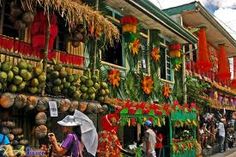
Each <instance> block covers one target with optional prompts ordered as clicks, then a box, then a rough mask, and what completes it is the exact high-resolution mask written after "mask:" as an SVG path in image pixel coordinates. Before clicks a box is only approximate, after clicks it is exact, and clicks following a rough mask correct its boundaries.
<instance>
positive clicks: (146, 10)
mask: <svg viewBox="0 0 236 157" xmlns="http://www.w3.org/2000/svg"><path fill="white" fill-rule="evenodd" d="M106 3H107V4H108V5H109V6H111V7H112V8H114V9H116V10H119V11H120V12H121V13H122V14H123V15H133V16H136V17H137V18H138V19H139V21H140V22H141V23H142V24H143V25H144V26H145V28H147V29H159V30H160V31H161V33H162V34H164V35H166V36H168V37H170V38H172V39H174V40H177V41H178V42H180V43H188V42H190V43H196V42H197V38H196V37H195V36H194V35H192V33H191V32H189V31H188V30H187V29H185V28H183V27H182V26H180V25H179V24H177V23H176V22H174V21H173V20H172V19H171V18H170V17H169V16H168V15H167V14H165V13H164V12H163V11H161V10H160V9H159V8H158V7H156V6H155V5H154V4H153V3H151V2H149V1H147V0H106Z"/></svg>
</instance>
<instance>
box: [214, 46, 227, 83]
mask: <svg viewBox="0 0 236 157" xmlns="http://www.w3.org/2000/svg"><path fill="white" fill-rule="evenodd" d="M217 77H218V80H219V81H220V82H222V83H226V81H228V80H230V70H229V61H228V59H227V56H226V52H225V45H224V44H220V45H219V56H218V73H217Z"/></svg>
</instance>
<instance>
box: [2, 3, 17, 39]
mask: <svg viewBox="0 0 236 157" xmlns="http://www.w3.org/2000/svg"><path fill="white" fill-rule="evenodd" d="M10 2H11V1H4V2H3V5H2V7H1V8H0V12H1V16H0V18H3V19H0V21H1V22H3V23H1V24H0V26H1V27H2V28H1V31H2V32H1V33H2V34H3V35H6V36H9V37H14V38H16V37H19V31H18V30H17V29H15V27H14V22H13V20H10V19H11V15H10V11H11V9H10Z"/></svg>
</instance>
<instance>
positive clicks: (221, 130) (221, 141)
mask: <svg viewBox="0 0 236 157" xmlns="http://www.w3.org/2000/svg"><path fill="white" fill-rule="evenodd" d="M225 121H226V120H225V118H221V119H220V122H219V124H218V131H219V145H220V152H221V153H223V152H224V142H225V126H224V123H225Z"/></svg>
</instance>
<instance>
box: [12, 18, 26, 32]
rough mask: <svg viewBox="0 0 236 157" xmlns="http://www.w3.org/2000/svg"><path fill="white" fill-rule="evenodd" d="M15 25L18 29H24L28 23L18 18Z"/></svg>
mask: <svg viewBox="0 0 236 157" xmlns="http://www.w3.org/2000/svg"><path fill="white" fill-rule="evenodd" d="M14 27H15V29H17V30H24V29H25V28H26V24H25V23H24V22H23V21H22V20H16V21H15V23H14Z"/></svg>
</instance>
